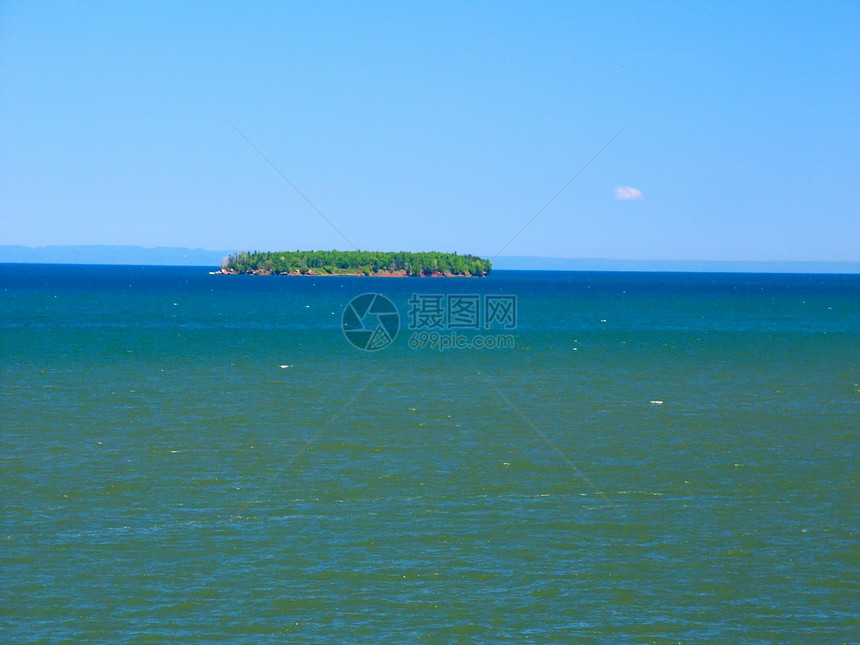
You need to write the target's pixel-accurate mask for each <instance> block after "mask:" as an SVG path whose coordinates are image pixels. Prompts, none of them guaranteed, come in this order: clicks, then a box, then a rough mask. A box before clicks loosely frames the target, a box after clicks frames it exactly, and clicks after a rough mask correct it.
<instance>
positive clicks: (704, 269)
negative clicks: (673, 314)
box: [493, 256, 860, 273]
mask: <svg viewBox="0 0 860 645" xmlns="http://www.w3.org/2000/svg"><path fill="white" fill-rule="evenodd" d="M493 268H494V269H496V270H498V271H679V272H687V273H860V262H740V261H715V260H706V261H698V260H608V259H603V258H592V259H577V260H574V259H568V258H541V257H523V256H507V257H498V258H495V259H494V260H493Z"/></svg>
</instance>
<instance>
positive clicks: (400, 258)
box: [221, 251, 492, 276]
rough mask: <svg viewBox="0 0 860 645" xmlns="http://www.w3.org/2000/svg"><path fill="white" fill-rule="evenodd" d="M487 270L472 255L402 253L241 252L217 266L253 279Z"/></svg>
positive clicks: (479, 273) (474, 273)
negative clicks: (282, 276)
mask: <svg viewBox="0 0 860 645" xmlns="http://www.w3.org/2000/svg"><path fill="white" fill-rule="evenodd" d="M491 268H492V264H491V263H490V261H489V260H485V259H483V258H479V257H477V256H474V255H458V254H457V253H438V252H429V253H408V252H404V251H400V252H397V253H393V252H386V251H268V252H262V253H261V252H256V251H255V252H253V253H248V252H244V251H243V252H241V253H236V254H234V255H231V256H230V257H228V258H227V259H226V260H225V261H224V263H223V264H222V265H221V270H222V271H223V272H224V273H254V274H257V275H279V274H280V275H407V276H434V275H435V276H439V275H442V276H485V275H487V274H488V273H489V272H490V270H491Z"/></svg>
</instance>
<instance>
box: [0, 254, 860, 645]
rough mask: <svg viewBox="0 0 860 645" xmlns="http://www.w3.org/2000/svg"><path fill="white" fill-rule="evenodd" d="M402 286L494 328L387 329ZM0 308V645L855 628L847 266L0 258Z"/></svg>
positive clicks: (856, 332)
mask: <svg viewBox="0 0 860 645" xmlns="http://www.w3.org/2000/svg"><path fill="white" fill-rule="evenodd" d="M366 292H372V293H381V294H384V295H385V296H387V297H388V298H389V299H390V300H391V301H392V303H393V304H394V305H395V306H396V308H397V309H398V311H399V312H400V316H401V328H400V330H399V333H398V334H397V337H396V338H395V339H394V341H393V343H391V344H390V345H389V346H387V347H385V348H383V349H381V350H379V351H378V352H363V351H360V350H358V349H356V348H355V347H353V346H352V345H351V344H350V343H349V342H348V341H347V339H346V337H345V336H344V334H343V333H342V331H341V316H342V312H343V310H344V307H345V306H346V305H347V303H349V301H350V300H351V299H352V298H353V297H355V296H357V295H359V294H362V293H366ZM413 294H421V295H435V294H438V295H440V296H442V297H443V298H444V296H446V295H448V296H457V295H464V294H465V295H478V296H480V297H481V298H483V296H485V295H491V296H498V295H512V296H515V297H516V313H517V317H516V324H515V326H514V328H513V329H509V330H505V329H501V328H499V326H495V327H493V328H491V329H479V330H466V331H464V332H462V333H463V334H465V336H466V337H467V338H469V339H471V338H473V337H474V336H475V335H476V334H483V335H485V336H488V337H489V336H492V337H494V338H497V337H498V336H500V335H503V334H507V335H510V336H511V337H512V338H513V342H514V346H513V347H506V348H503V349H502V348H500V349H481V350H478V349H467V348H462V349H447V350H445V351H439V349H438V348H430V347H424V348H423V349H422V348H415V347H410V343H409V339H410V337H411V336H412V334H413V332H415V331H416V330H410V329H408V324H409V322H410V320H409V315H408V310H409V304H408V301H409V300H410V298H411V297H412V295H413ZM481 302H482V303H483V300H481ZM0 304H2V307H0V379H2V394H0V424H2V425H1V426H0V427H2V434H0V499H2V504H3V513H2V516H0V579H2V584H0V640H2V641H3V642H46V643H47V642H51V643H53V642H63V641H68V642H77V641H105V642H117V641H119V642H161V641H169V642H175V641H179V640H190V641H193V642H195V641H209V640H219V641H225V640H226V641H232V642H247V643H257V642H297V643H333V642H349V643H353V642H355V643H379V642H427V643H460V642H462V643H473V642H478V643H480V642H511V643H514V642H516V643H519V642H537V643H568V642H586V643H587V642H594V643H605V642H625V643H626V642H629V643H677V642H681V643H687V642H696V643H727V642H746V643H765V642H779V643H809V642H828V643H829V642H839V643H842V642H860V631H858V630H860V609H858V600H857V599H858V597H860V596H858V586H860V576H858V573H860V572H858V569H860V552H858V528H860V527H858V517H860V511H858V508H860V507H859V506H858V492H857V491H858V467H857V463H858V445H860V441H858V439H860V436H858V435H860V369H858V366H860V276H849V275H827V276H823V275H749V274H668V273H667V274H659V273H657V274H647V273H589V272H505V271H497V272H494V273H492V274H491V275H490V276H489V277H488V278H485V279H429V278H428V279H406V278H357V277H350V278H346V277H345V278H336V277H326V278H309V277H286V276H276V277H258V276H220V275H209V273H208V269H204V268H191V267H185V268H178V267H102V266H99V267H96V266H49V265H0ZM424 331H427V330H424ZM449 331H451V330H450V329H442V330H437V333H448V332H449Z"/></svg>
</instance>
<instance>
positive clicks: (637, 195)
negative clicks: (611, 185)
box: [615, 186, 643, 199]
mask: <svg viewBox="0 0 860 645" xmlns="http://www.w3.org/2000/svg"><path fill="white" fill-rule="evenodd" d="M615 199H643V196H642V191H641V190H636V189H635V188H631V187H630V186H616V187H615Z"/></svg>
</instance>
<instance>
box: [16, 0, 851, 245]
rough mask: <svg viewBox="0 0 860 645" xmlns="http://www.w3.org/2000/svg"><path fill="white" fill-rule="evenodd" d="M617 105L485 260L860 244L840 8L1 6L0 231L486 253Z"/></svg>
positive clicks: (847, 55) (20, 235)
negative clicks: (600, 152) (501, 251)
mask: <svg viewBox="0 0 860 645" xmlns="http://www.w3.org/2000/svg"><path fill="white" fill-rule="evenodd" d="M625 125H626V126H627V127H626V129H624V131H623V132H622V133H621V134H620V135H619V136H618V137H617V138H616V139H615V140H614V141H613V142H612V143H611V144H610V145H609V146H608V147H607V148H606V149H605V150H604V151H603V152H602V154H600V156H598V157H597V158H596V159H595V160H594V161H593V162H592V163H591V165H589V166H588V167H587V168H586V169H585V170H584V171H583V172H582V173H581V174H580V175H579V176H578V177H577V178H576V179H575V180H574V181H573V182H572V183H570V185H569V186H568V187H567V189H566V190H565V191H564V192H562V193H561V194H560V195H558V197H557V198H556V199H555V200H554V201H553V202H552V203H551V204H550V205H549V206H548V207H547V208H546V209H545V210H543V212H541V213H540V215H539V216H538V217H537V218H536V219H534V221H533V222H532V223H531V225H529V226H528V227H527V228H526V229H525V230H524V231H523V232H522V233H521V234H520V235H519V236H518V237H517V238H516V239H515V240H514V241H513V242H511V244H510V245H509V246H507V247H506V248H505V251H504V255H520V256H522V255H536V256H551V257H568V258H590V257H603V258H615V259H690V260H806V261H812V260H819V261H827V260H832V261H856V260H860V3H858V2H856V0H854V1H851V2H836V1H833V2H830V1H828V2H812V1H808V2H773V3H771V2H757V3H747V2H743V3H730V2H708V3H704V2H702V3H686V2H668V3H633V2H630V3H626V2H625V3H604V2H588V3H585V2H582V3H580V2H563V3H555V2H548V3H534V2H519V3H506V2H486V3H476V2H466V3H461V2H449V3H430V2H421V3H411V2H393V3H331V2H313V3H293V2H283V3H275V2H272V3H268V2H255V3H239V2H236V3H224V2H222V3H210V2H163V3H161V2H145V3H144V2H139V3H128V2H107V3H88V2H74V3H72V2H67V3H53V2H14V1H3V2H0V244H21V245H26V246H42V245H54V244H134V245H142V246H186V247H202V248H209V249H228V250H230V249H249V250H254V249H258V250H276V249H319V248H325V249H331V248H338V249H348V248H351V246H350V243H349V242H351V243H352V244H354V245H355V246H356V247H358V248H361V249H379V250H411V251H421V250H440V251H459V252H471V253H477V254H480V255H484V256H489V257H492V256H493V255H495V254H496V253H497V252H498V251H499V250H500V249H501V248H502V247H503V246H504V245H505V244H506V243H507V242H508V241H509V240H510V239H511V238H512V237H513V236H514V235H515V234H516V233H517V232H518V231H519V230H520V229H521V228H522V227H523V225H525V224H526V222H528V221H529V220H530V219H531V218H532V217H533V216H534V215H535V214H536V213H538V211H539V210H540V209H541V208H542V207H543V206H544V205H545V204H546V203H547V202H548V201H549V200H550V199H551V198H552V197H553V196H554V195H555V194H556V193H557V192H558V191H559V190H560V189H561V188H562V187H563V186H565V184H566V183H567V182H568V181H569V180H570V179H571V178H572V177H573V176H574V175H575V174H576V173H577V172H578V171H579V170H580V169H581V168H582V167H583V166H584V165H585V164H587V163H588V161H589V160H590V159H591V158H592V157H593V156H594V155H595V154H596V153H597V152H598V151H599V150H601V148H603V147H604V146H605V145H606V143H607V142H608V141H610V139H612V137H613V136H614V135H615V134H616V133H617V132H618V131H619V130H621V129H622V128H623V127H624V126H625ZM237 129H238V132H237ZM239 132H241V133H242V134H243V135H244V136H245V137H247V139H249V140H250V141H251V142H252V143H253V144H254V145H255V146H256V147H257V148H258V149H259V150H260V151H261V152H262V153H263V154H265V155H266V157H268V158H269V159H270V160H271V162H272V163H273V164H274V165H275V166H277V168H278V169H279V170H280V171H281V172H282V173H283V174H284V175H285V176H286V177H287V178H289V180H290V181H291V182H293V184H295V186H296V187H298V188H299V189H300V190H301V191H302V193H303V194H304V195H306V196H307V198H308V199H309V200H310V201H311V202H312V203H313V204H314V205H315V206H316V207H317V208H318V209H319V210H320V211H321V212H322V213H323V214H324V215H325V216H326V217H327V218H328V219H329V220H331V222H333V223H334V224H335V225H336V226H337V228H338V229H340V231H341V232H342V233H343V234H344V236H345V237H346V238H347V239H348V240H349V242H347V241H345V240H344V238H343V237H341V235H340V234H338V232H337V231H335V230H334V229H333V228H332V227H331V226H329V224H327V223H326V221H325V220H324V219H323V218H322V217H321V216H320V215H319V214H318V213H317V212H316V211H315V210H314V209H313V208H312V207H311V206H310V205H309V204H308V203H307V202H306V201H305V200H304V199H303V198H302V197H301V196H300V195H299V194H298V193H297V192H296V191H295V190H294V189H293V188H292V187H291V186H290V185H289V183H287V182H286V181H285V180H284V179H282V178H281V176H279V174H278V173H277V172H276V171H275V170H274V169H273V168H272V167H271V166H270V165H268V164H267V163H266V161H265V160H264V159H263V158H262V157H261V156H260V154H258V153H257V152H256V151H255V150H254V148H253V147H252V146H251V145H249V143H248V142H247V141H246V140H245V139H244V138H243V137H242V136H241V135H240V133H239Z"/></svg>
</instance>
